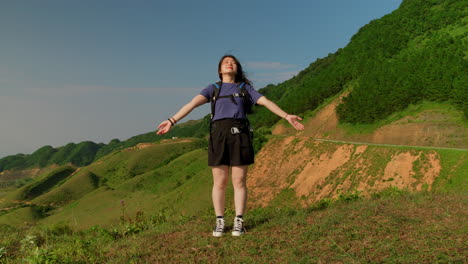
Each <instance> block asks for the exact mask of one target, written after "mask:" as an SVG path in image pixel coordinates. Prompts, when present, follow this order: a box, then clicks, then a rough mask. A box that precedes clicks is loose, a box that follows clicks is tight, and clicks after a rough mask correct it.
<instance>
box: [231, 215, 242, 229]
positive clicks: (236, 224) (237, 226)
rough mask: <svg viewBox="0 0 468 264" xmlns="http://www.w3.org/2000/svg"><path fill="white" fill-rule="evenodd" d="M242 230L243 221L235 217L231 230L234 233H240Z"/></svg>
mask: <svg viewBox="0 0 468 264" xmlns="http://www.w3.org/2000/svg"><path fill="white" fill-rule="evenodd" d="M243 228H244V219H242V218H239V217H236V218H235V219H234V227H233V230H234V231H242V230H243Z"/></svg>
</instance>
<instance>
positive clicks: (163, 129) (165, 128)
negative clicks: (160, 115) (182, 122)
mask: <svg viewBox="0 0 468 264" xmlns="http://www.w3.org/2000/svg"><path fill="white" fill-rule="evenodd" d="M171 127H172V123H171V121H169V120H166V121H163V122H161V124H159V126H158V131H156V134H158V135H164V134H166V133H167V132H169V130H171Z"/></svg>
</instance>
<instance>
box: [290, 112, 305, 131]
mask: <svg viewBox="0 0 468 264" xmlns="http://www.w3.org/2000/svg"><path fill="white" fill-rule="evenodd" d="M285 119H286V120H288V122H289V124H291V126H293V127H294V128H295V129H296V130H304V125H303V124H301V123H299V121H298V120H302V118H300V117H299V116H297V115H286V117H285Z"/></svg>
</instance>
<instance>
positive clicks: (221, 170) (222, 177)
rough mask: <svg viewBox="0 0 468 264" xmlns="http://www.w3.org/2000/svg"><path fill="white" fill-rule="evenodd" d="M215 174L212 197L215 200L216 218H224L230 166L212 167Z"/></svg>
mask: <svg viewBox="0 0 468 264" xmlns="http://www.w3.org/2000/svg"><path fill="white" fill-rule="evenodd" d="M211 171H212V173H213V191H212V193H211V197H212V199H213V207H214V210H215V213H216V216H224V205H225V200H226V198H225V193H226V185H227V182H228V179H229V167H228V166H224V165H222V166H214V167H211Z"/></svg>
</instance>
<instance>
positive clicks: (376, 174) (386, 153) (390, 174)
mask: <svg viewBox="0 0 468 264" xmlns="http://www.w3.org/2000/svg"><path fill="white" fill-rule="evenodd" d="M368 151H369V149H368V146H366V145H359V146H356V145H353V144H336V143H329V142H322V141H315V140H313V139H311V138H308V137H285V138H275V139H273V140H271V141H270V142H269V143H268V144H267V145H266V146H265V147H264V148H263V149H262V151H261V152H260V153H259V154H258V156H257V160H256V163H255V165H253V166H252V168H251V170H250V172H249V175H248V177H247V185H248V188H249V189H250V192H249V193H250V197H251V199H249V203H251V205H252V206H253V207H258V206H266V205H268V204H269V202H270V201H271V200H272V199H274V198H275V197H276V196H277V195H278V194H279V193H280V192H281V191H282V190H283V189H286V188H290V189H293V190H295V192H296V196H297V197H298V198H301V199H300V200H301V201H303V205H307V204H310V203H313V202H316V201H320V200H322V199H324V198H337V197H338V196H339V195H340V194H343V193H351V192H354V191H360V192H361V194H362V195H366V196H367V195H370V194H371V193H374V192H378V191H381V190H384V189H386V188H389V187H397V188H400V189H408V190H410V191H420V190H422V189H424V188H426V189H427V190H430V189H431V187H432V184H433V183H434V181H435V179H436V178H437V177H438V176H439V175H440V171H441V164H440V158H439V155H438V154H437V152H435V151H422V150H421V151H419V150H418V151H416V150H412V151H407V150H399V149H396V148H395V149H391V150H389V149H388V148H385V147H382V148H379V147H373V148H372V153H367V152H368ZM374 155H377V156H380V159H373V158H372V157H373V156H374ZM385 160H387V161H386V162H385V163H382V161H385Z"/></svg>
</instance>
